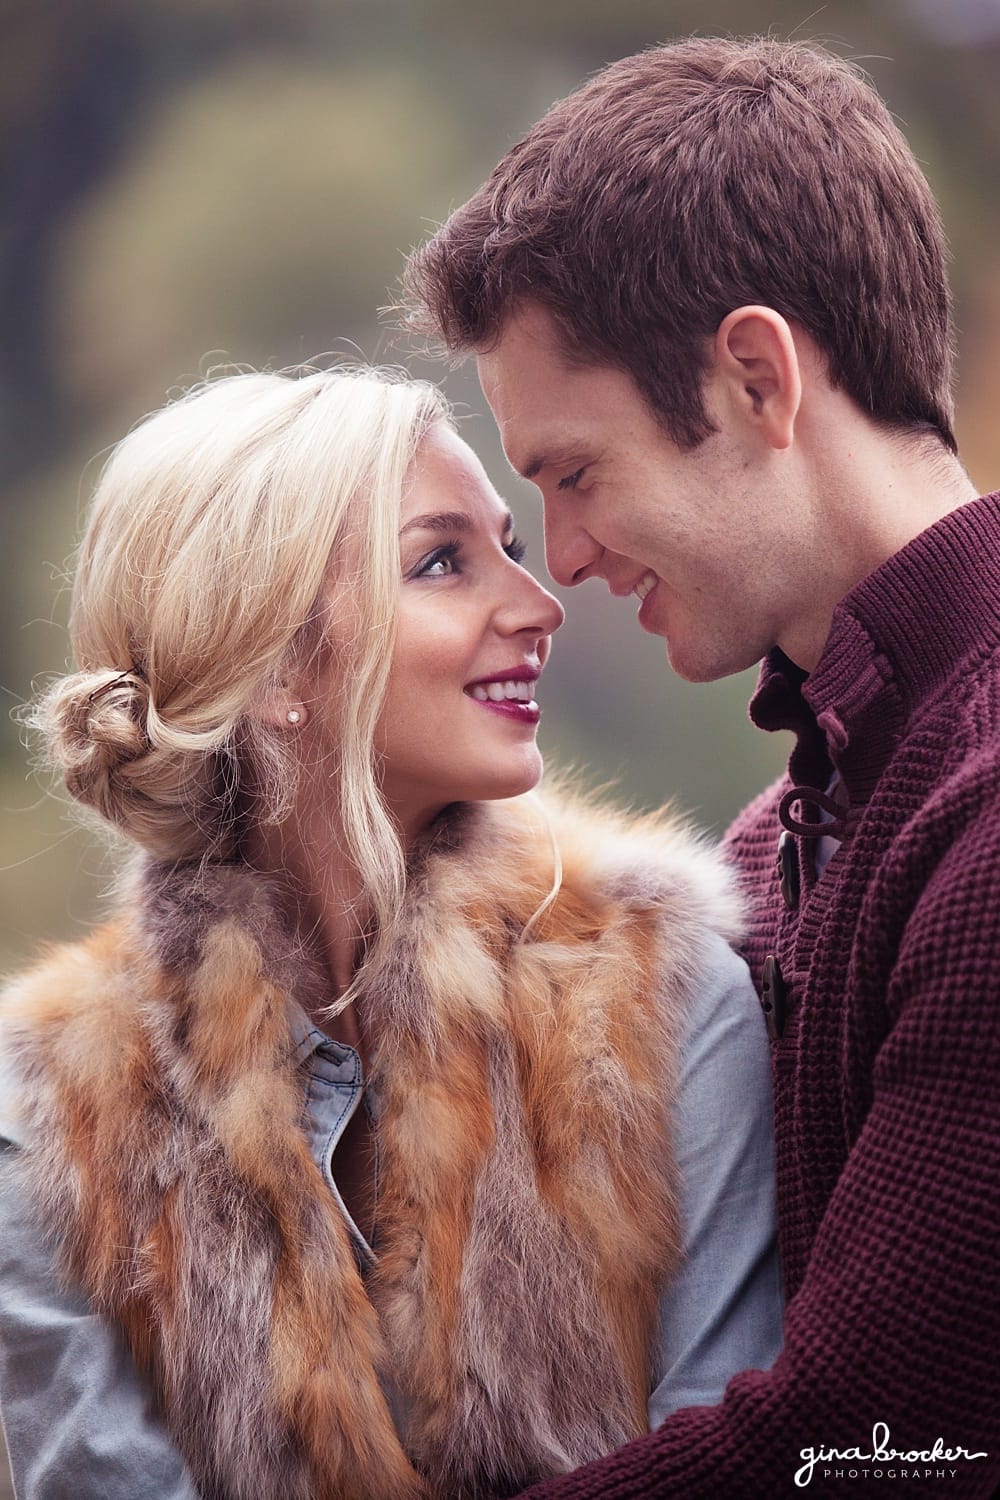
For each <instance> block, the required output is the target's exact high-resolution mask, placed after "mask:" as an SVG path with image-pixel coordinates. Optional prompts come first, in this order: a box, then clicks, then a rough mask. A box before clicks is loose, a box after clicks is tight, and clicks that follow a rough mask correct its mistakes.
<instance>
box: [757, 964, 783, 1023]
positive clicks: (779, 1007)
mask: <svg viewBox="0 0 1000 1500" xmlns="http://www.w3.org/2000/svg"><path fill="white" fill-rule="evenodd" d="M760 1004H761V1009H762V1010H763V1012H764V1020H765V1022H766V1023H767V1034H768V1036H769V1037H770V1038H771V1041H772V1042H777V1041H779V1040H780V1039H781V1035H782V1032H783V1031H784V1029H785V1017H786V1016H787V1014H788V986H787V985H786V983H785V980H784V976H783V975H782V972H781V965H780V964H779V963H778V960H777V959H776V958H775V956H774V954H773V953H769V954H768V955H767V957H766V958H765V960H764V968H763V971H762V972H761V976H760Z"/></svg>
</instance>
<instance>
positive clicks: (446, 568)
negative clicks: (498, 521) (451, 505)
mask: <svg viewBox="0 0 1000 1500" xmlns="http://www.w3.org/2000/svg"><path fill="white" fill-rule="evenodd" d="M503 550H504V552H505V553H506V554H507V556H508V557H509V558H510V559H511V561H512V562H516V563H519V564H520V563H522V562H523V561H524V558H525V554H526V552H527V548H526V547H525V544H524V542H522V541H521V539H520V537H516V536H512V537H511V538H510V541H508V542H504V544H503ZM463 553H464V548H463V546H462V543H461V542H460V541H459V540H458V539H457V538H456V539H455V540H454V541H450V542H445V543H444V544H443V545H442V546H440V547H435V548H434V551H433V552H431V553H430V554H429V555H428V556H427V557H425V558H424V559H423V561H422V562H419V563H418V564H417V566H416V567H415V568H414V569H413V571H412V572H411V573H410V575H409V576H410V577H411V578H448V577H450V576H451V575H452V574H454V573H461V572H462V571H463V562H464V557H463Z"/></svg>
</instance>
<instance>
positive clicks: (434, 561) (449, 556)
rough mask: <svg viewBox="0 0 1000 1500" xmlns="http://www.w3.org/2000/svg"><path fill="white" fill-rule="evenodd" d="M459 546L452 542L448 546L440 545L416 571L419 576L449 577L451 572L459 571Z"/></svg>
mask: <svg viewBox="0 0 1000 1500" xmlns="http://www.w3.org/2000/svg"><path fill="white" fill-rule="evenodd" d="M458 552H459V548H458V546H457V544H455V543H452V542H450V543H449V544H448V546H446V547H438V548H436V549H435V551H433V552H432V553H431V555H430V557H428V558H427V559H426V560H425V561H424V562H422V563H421V564H420V565H419V567H418V568H417V571H416V576H417V577H418V578H447V577H448V576H449V575H450V574H451V573H457V572H458V568H457V567H456V559H457V557H458Z"/></svg>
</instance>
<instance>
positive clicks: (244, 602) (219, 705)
mask: <svg viewBox="0 0 1000 1500" xmlns="http://www.w3.org/2000/svg"><path fill="white" fill-rule="evenodd" d="M447 416H448V413H447V408H446V405H445V402H444V399H443V397H442V396H441V394H440V393H439V392H438V391H437V390H436V389H435V387H434V386H432V385H429V384H426V383H424V382H419V381H412V380H406V379H403V378H401V377H400V376H399V375H397V374H396V373H395V372H387V371H382V370H375V369H335V370H311V369H304V370H298V371H294V372H285V373H281V374H272V373H241V374H235V375H227V376H225V377H223V378H216V379H211V380H209V381H208V382H206V383H204V384H202V385H200V386H198V387H196V388H194V389H192V390H190V391H188V392H187V393H186V394H185V395H184V396H183V397H181V398H180V399H179V400H177V401H175V402H173V403H172V404H170V405H169V406H167V407H165V408H164V409H163V410H161V411H159V412H156V413H155V414H153V415H152V416H150V417H148V418H147V419H146V420H145V421H144V422H143V423H142V424H141V425H140V426H139V427H137V428H136V429H135V430H134V431H133V432H131V433H130V434H129V435H128V436H127V437H126V438H124V439H123V441H122V442H121V443H119V444H118V446H117V447H116V448H115V450H114V452H113V453H112V456H111V458H110V460H109V461H108V463H107V465H106V467H105V469H104V472H103V474H102V476H101V479H100V482H99V484H98V488H97V491H96V494H95V497H94V501H93V506H92V510H91V513H90V518H89V522H88V525H87V529H86V533H85V536H84V540H83V543H82V546H81V550H80V556H79V564H78V568H77V573H76V579H75V583H74V589H73V603H72V614H71V637H72V644H73V650H74V654H75V656H76V660H77V663H78V666H79V671H77V672H75V673H73V674H72V675H70V676H67V677H63V678H60V679H59V680H57V681H56V682H54V683H53V684H52V685H51V686H50V687H49V688H48V690H47V691H46V692H45V694H44V696H43V697H42V698H41V699H40V701H39V702H38V704H37V705H36V706H35V708H34V710H33V712H32V714H31V722H32V723H33V724H34V725H35V727H37V728H39V729H40V730H41V731H42V733H43V735H44V737H45V740H46V744H47V748H48V752H49V755H50V757H51V759H52V761H53V762H54V764H55V765H56V766H57V767H58V769H59V770H60V771H61V772H62V775H63V777H64V779H65V783H66V786H67V788H68V790H69V791H70V792H71V794H72V795H73V796H74V797H75V798H77V799H78V800H79V801H80V802H81V803H83V804H84V805H85V806H87V807H90V808H93V809H96V811H97V812H99V813H100V814H101V815H102V816H103V817H104V818H105V819H106V820H107V821H108V822H110V823H112V824H113V825H115V826H116V827H117V828H119V829H121V830H122V831H124V832H125V833H126V834H127V835H128V836H129V837H130V838H132V839H134V840H135V841H136V842H137V843H139V844H140V845H142V846H143V847H144V848H146V849H148V850H150V851H151V852H152V853H153V854H155V855H157V856H159V857H161V858H166V859H191V858H198V857H202V856H205V855H210V856H214V857H226V856H228V855H231V854H232V853H234V852H235V850H236V847H237V844H238V839H239V810H240V805H241V803H240V798H239V797H238V796H237V793H238V791H239V790H240V789H241V788H246V787H247V786H250V787H252V788H253V789H254V792H255V794H256V798H257V801H256V806H257V807H258V808H260V809H261V816H262V817H263V818H265V819H267V820H270V821H280V820H281V818H282V817H283V816H285V815H286V813H287V811H288V809H289V807H290V804H291V799H292V796H293V795H294V768H293V762H292V757H291V755H290V752H289V744H290V739H291V737H290V736H289V734H287V733H283V732H282V731H281V730H280V729H277V728H274V727H269V724H268V723H267V722H266V716H263V715H261V714H259V713H255V712H252V710H253V709H254V708H255V707H258V706H259V705H260V704H261V703H262V702H265V701H266V700H267V697H268V694H273V693H275V692H276V691H280V689H281V688H282V686H283V682H284V679H285V677H286V676H287V675H288V674H290V673H292V672H293V671H294V670H295V669H296V668H298V669H301V667H302V666H303V664H304V663H306V662H307V661H309V660H310V659H312V658H313V655H314V654H316V653H321V652H322V651H323V650H324V649H325V647H327V646H328V645H329V642H328V641H327V640H326V638H325V633H324V624H325V621H324V614H323V610H322V607H321V605H322V596H323V594H324V587H325V585H327V583H328V582H329V580H330V578H331V575H335V576H336V579H337V581H338V582H341V581H343V582H345V583H347V584H348V585H349V586H350V589H351V603H352V609H351V615H352V623H353V627H354V628H353V631H352V634H351V639H350V640H349V642H348V643H347V648H346V650H345V648H344V643H343V642H342V641H338V643H337V652H338V656H337V663H338V667H339V666H340V665H341V664H342V666H343V670H342V671H338V673H337V674H336V676H335V677H334V678H333V679H332V681H333V690H334V691H336V692H337V693H338V695H339V706H340V709H341V713H340V716H339V718H340V722H341V723H342V725H343V734H342V736H341V738H340V742H339V743H338V745H337V747H336V756H337V764H336V767H335V775H334V778H333V782H334V786H335V787H336V788H337V791H338V793H339V799H340V821H341V825H342V829H343V834H344V837H345V839H346V842H347V847H348V849H349V850H350V851H351V853H352V855H353V857H354V858H355V860H356V863H357V865H358V868H359V871H360V873H361V876H362V880H363V882H364V886H365V891H366V894H367V895H368V897H369V899H370V901H371V902H372V905H373V909H374V914H375V916H376V919H377V921H378V922H379V923H380V925H381V924H382V923H384V921H385V919H386V917H387V916H388V915H389V914H390V912H391V909H392V907H393V906H394V905H395V901H396V898H397V897H398V894H399V891H400V890H401V887H402V882H403V859H402V853H401V850H400V846H399V841H398V839H397V837H396V835H395V831H394V829H393V827H392V824H391V821H390V819H389V817H388V814H387V812H386V810H385V807H384V804H383V802H382V800H381V798H380V796H379V793H378V785H377V766H376V765H375V756H374V749H373V738H374V732H375V727H376V724H377V721H378V716H379V711H380V709H381V706H382V700H383V697H384V693H385V685H386V681H387V677H388V672H389V666H390V659H391V653H392V642H393V624H394V617H395V610H396V601H397V594H398V587H399V546H398V530H399V510H400V500H401V497H402V494H403V489H404V485H405V483H406V477H407V472H408V470H409V468H410V465H411V464H412V461H413V458H414V455H415V453H416V451H417V448H418V446H419V444H420V441H421V439H422V438H423V437H424V435H425V434H426V433H427V431H428V430H429V428H430V427H431V426H432V425H433V424H434V423H435V422H437V421H440V420H447Z"/></svg>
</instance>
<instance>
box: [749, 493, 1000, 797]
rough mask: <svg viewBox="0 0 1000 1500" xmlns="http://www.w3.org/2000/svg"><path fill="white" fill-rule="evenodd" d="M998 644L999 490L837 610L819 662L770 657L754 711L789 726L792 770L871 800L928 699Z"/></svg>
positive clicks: (816, 783) (907, 550)
mask: <svg viewBox="0 0 1000 1500" xmlns="http://www.w3.org/2000/svg"><path fill="white" fill-rule="evenodd" d="M997 645H1000V492H996V493H993V494H990V495H985V496H982V497H981V498H980V499H978V500H973V501H970V502H969V503H968V504H966V505H962V506H960V507H959V508H958V509H957V510H954V511H952V512H951V513H950V514H948V515H946V516H944V517H943V518H942V519H941V520H940V521H938V522H936V523H935V524H934V525H933V526H930V527H928V529H927V530H926V531H923V532H921V533H920V534H919V536H916V537H914V539H913V540H912V541H911V542H909V543H907V545H906V546H905V547H903V548H901V549H900V551H898V552H896V553H895V554H894V555H893V556H892V557H890V558H889V559H888V561H887V562H885V563H883V564H882V566H881V567H879V568H877V569H876V570H875V571H874V572H873V573H870V574H869V575H868V576H867V577H866V578H863V579H862V580H861V582H860V583H858V584H857V585H856V586H855V587H854V588H853V589H851V590H850V592H849V593H847V594H846V595H845V596H844V598H843V599H842V600H841V601H840V603H839V604H838V605H837V607H836V609H835V610H834V614H833V621H832V624H831V627H830V634H829V636H828V637H827V641H826V644H825V646H824V648H823V651H822V654H821V656H820V659H819V661H818V662H817V664H816V666H815V668H814V669H813V671H812V672H811V673H809V674H808V675H806V673H804V672H803V671H802V670H801V669H800V668H799V667H797V666H795V664H794V663H793V662H791V661H790V660H789V659H788V657H787V656H785V655H784V653H783V652H781V651H780V650H774V651H772V652H771V653H770V655H769V656H768V657H766V658H765V660H764V662H763V664H762V667H761V674H760V679H759V682H758V685H757V691H756V693H755V694H754V697H753V699H752V700H751V703H750V717H751V719H752V720H753V722H754V723H755V724H756V725H757V726H758V728H761V729H767V730H774V729H790V730H792V731H793V732H794V733H795V735H796V737H797V742H796V747H795V749H794V750H793V752H792V756H791V760H790V762H789V774H790V775H791V778H792V780H793V782H795V783H796V784H799V785H809V786H813V787H823V786H825V785H826V784H827V782H828V781H829V778H830V774H831V770H833V769H835V770H836V771H837V772H838V775H839V778H840V780H841V782H842V783H843V785H844V787H845V788H846V791H847V793H848V796H849V799H850V803H851V804H852V805H854V806H858V805H862V804H864V803H865V802H867V800H868V798H869V796H870V795H871V792H872V791H873V789H874V787H875V784H876V782H877V781H878V779H879V777H880V776H881V774H882V771H883V770H884V768H885V766H886V764H887V762H888V760H889V757H890V756H891V754H892V752H893V749H894V748H895V746H896V744H897V743H898V742H899V739H900V738H901V736H902V734H903V732H904V730H905V728H906V726H907V724H908V723H909V722H910V720H911V719H912V717H913V715H914V713H915V711H916V710H917V709H918V708H919V707H920V705H921V704H922V703H924V702H926V701H927V699H928V698H929V697H930V696H931V695H932V694H933V693H934V691H935V690H936V689H937V688H938V687H939V686H940V685H941V684H942V683H943V682H944V681H945V680H946V679H947V677H948V676H949V675H950V674H951V672H952V671H953V670H954V667H955V665H956V663H957V662H958V661H960V660H962V659H964V658H967V657H968V656H969V655H970V654H982V655H985V654H986V653H987V652H989V651H990V650H992V649H994V648H995V647H996V646H997Z"/></svg>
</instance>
